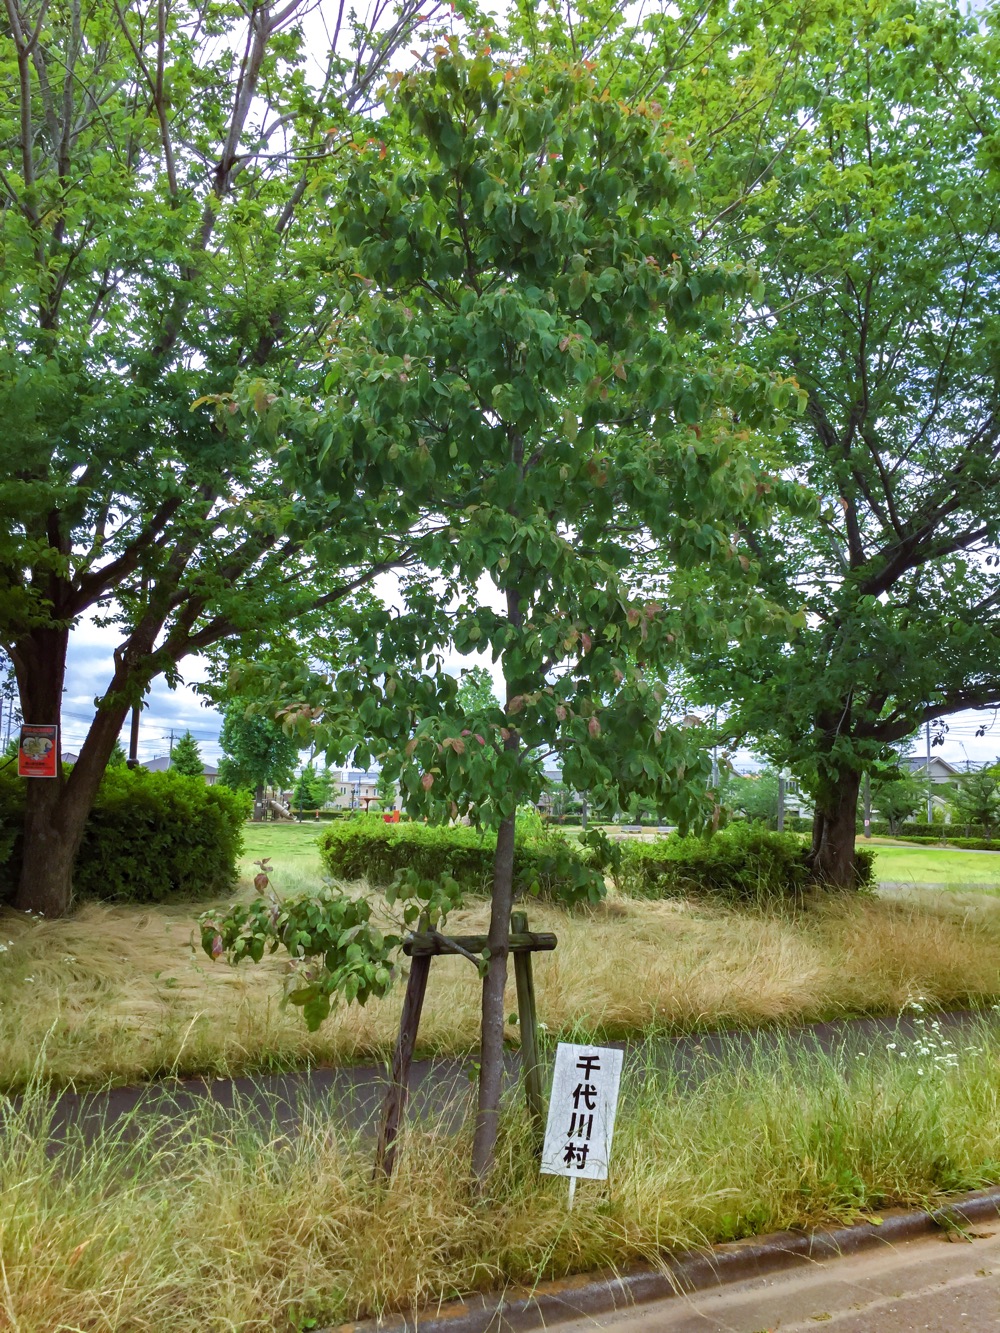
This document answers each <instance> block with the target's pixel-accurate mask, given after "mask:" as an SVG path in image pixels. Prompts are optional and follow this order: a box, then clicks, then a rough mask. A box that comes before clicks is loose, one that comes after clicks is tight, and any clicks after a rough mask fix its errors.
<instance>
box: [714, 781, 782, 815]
mask: <svg viewBox="0 0 1000 1333" xmlns="http://www.w3.org/2000/svg"><path fill="white" fill-rule="evenodd" d="M721 799H722V803H723V805H725V806H726V807H727V809H729V810H731V811H732V812H733V814H734V815H738V816H741V817H742V818H744V819H748V820H750V822H751V823H757V822H763V823H766V824H770V825H771V826H773V825H774V822H775V820H776V818H777V814H778V774H777V772H776V771H775V770H774V769H773V768H763V769H761V770H760V772H759V773H750V774H748V775H747V776H745V777H744V776H741V775H740V774H738V773H732V774H730V775H728V776H727V777H726V779H725V781H724V782H723V784H722V792H721Z"/></svg>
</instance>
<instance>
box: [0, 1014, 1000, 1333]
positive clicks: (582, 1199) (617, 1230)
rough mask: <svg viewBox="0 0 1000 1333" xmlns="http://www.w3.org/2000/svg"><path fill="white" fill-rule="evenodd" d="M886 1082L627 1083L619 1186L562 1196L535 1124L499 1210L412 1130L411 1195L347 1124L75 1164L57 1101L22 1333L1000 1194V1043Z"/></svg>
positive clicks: (129, 1126)
mask: <svg viewBox="0 0 1000 1333" xmlns="http://www.w3.org/2000/svg"><path fill="white" fill-rule="evenodd" d="M928 1046H931V1047H933V1046H934V1042H933V1040H932V1041H931V1042H930V1043H926V1042H925V1043H921V1045H920V1046H919V1047H918V1045H917V1044H916V1043H913V1044H912V1045H911V1047H910V1050H909V1052H908V1058H907V1059H901V1058H899V1048H897V1052H896V1053H890V1052H889V1051H888V1050H887V1051H886V1052H884V1053H879V1054H876V1055H875V1056H874V1057H872V1058H870V1059H869V1060H867V1061H866V1062H865V1063H864V1064H862V1065H857V1064H855V1065H854V1066H851V1067H848V1066H847V1065H846V1064H845V1063H840V1062H839V1061H838V1060H837V1059H826V1058H816V1057H812V1058H808V1059H800V1060H798V1061H797V1060H795V1059H793V1058H792V1057H791V1056H790V1055H787V1054H782V1053H781V1052H779V1053H778V1054H776V1055H764V1054H763V1053H758V1055H757V1056H756V1058H751V1059H750V1060H749V1061H748V1063H747V1064H746V1065H745V1066H744V1067H743V1068H741V1069H730V1070H729V1071H728V1072H723V1071H721V1070H720V1071H719V1072H717V1073H715V1074H710V1075H709V1076H708V1077H707V1078H706V1079H705V1081H704V1082H702V1083H700V1084H697V1085H692V1084H691V1083H690V1082H687V1083H684V1082H680V1081H678V1080H677V1079H676V1078H672V1077H671V1076H669V1075H662V1074H661V1075H659V1076H656V1075H654V1076H652V1077H650V1078H649V1080H648V1081H647V1082H646V1083H645V1085H644V1086H643V1085H640V1083H639V1081H638V1076H639V1075H641V1074H642V1072H643V1071H642V1070H637V1069H635V1068H630V1067H629V1066H626V1078H625V1086H624V1092H623V1103H622V1109H621V1111H620V1113H619V1117H618V1124H617V1128H616V1134H615V1143H614V1149H613V1154H612V1159H611V1170H610V1176H609V1179H608V1181H607V1182H590V1181H583V1182H581V1184H580V1187H579V1189H578V1191H577V1195H576V1203H575V1206H574V1210H573V1212H572V1214H569V1213H568V1212H567V1209H566V1182H565V1181H564V1180H562V1179H557V1178H552V1177H540V1176H539V1174H538V1165H537V1160H536V1158H535V1157H534V1155H533V1152H532V1142H531V1138H530V1135H529V1133H528V1132H527V1130H526V1126H525V1125H524V1122H523V1121H522V1120H521V1119H520V1117H519V1116H518V1115H517V1113H516V1111H515V1112H514V1113H513V1114H512V1115H511V1116H510V1117H509V1118H508V1120H507V1122H506V1124H505V1127H504V1130H503V1133H502V1136H501V1143H500V1161H499V1169H498V1172H497V1176H496V1178H495V1184H494V1186H493V1191H492V1195H491V1196H490V1197H488V1198H487V1199H486V1200H484V1201H482V1202H478V1203H477V1202H475V1201H474V1200H473V1199H472V1198H471V1196H470V1193H469V1190H468V1184H467V1177H466V1170H467V1162H468V1155H469V1142H468V1136H467V1134H465V1133H463V1134H462V1135H460V1136H459V1137H458V1138H457V1139H456V1138H454V1137H450V1136H449V1135H447V1134H446V1133H443V1132H437V1131H435V1129H434V1128H433V1126H430V1127H424V1128H420V1129H411V1130H410V1131H409V1132H408V1133H406V1134H405V1135H404V1137H403V1140H402V1149H401V1160H400V1162H399V1165H398V1167H397V1172H396V1176H395V1178H394V1180H393V1183H392V1187H391V1188H390V1189H388V1190H378V1189H376V1188H374V1187H373V1186H372V1184H371V1158H372V1144H371V1140H370V1139H360V1138H358V1137H357V1136H352V1135H349V1134H347V1133H345V1132H343V1131H342V1130H341V1128H340V1127H339V1126H338V1124H337V1123H336V1120H335V1119H331V1118H330V1116H328V1115H313V1116H311V1117H309V1118H307V1119H306V1120H305V1121H304V1123H303V1125H302V1127H301V1131H300V1132H299V1133H298V1134H296V1135H295V1136H292V1137H286V1136H282V1135H278V1134H276V1133H275V1132H273V1131H271V1130H269V1129H268V1128H266V1127H265V1128H264V1129H261V1128H259V1127H257V1128H255V1127H254V1123H253V1122H252V1121H251V1120H250V1119H249V1117H248V1116H247V1115H246V1113H245V1112H242V1113H241V1112H240V1111H239V1110H237V1111H235V1112H233V1111H224V1110H223V1109H222V1108H216V1109H214V1110H213V1108H211V1107H205V1108H204V1109H202V1110H199V1111H198V1112H195V1113H190V1112H188V1113H180V1114H178V1115H177V1116H176V1117H173V1118H171V1119H170V1121H169V1122H167V1121H162V1120H161V1121H153V1120H148V1119H147V1120H145V1121H140V1120H138V1119H137V1118H136V1119H134V1120H133V1121H132V1122H131V1123H126V1124H124V1125H122V1126H119V1127H118V1128H117V1129H114V1130H110V1131H106V1132H105V1133H104V1134H103V1136H101V1137H100V1138H99V1139H98V1140H97V1142H96V1143H94V1144H93V1145H92V1147H91V1149H90V1150H88V1151H79V1150H75V1151H70V1152H65V1151H60V1150H59V1149H55V1150H53V1149H52V1147H51V1145H50V1143H49V1141H48V1140H47V1135H46V1130H45V1106H44V1101H43V1100H42V1099H41V1098H40V1097H39V1096H37V1095H36V1096H35V1097H34V1098H33V1099H31V1100H30V1101H29V1104H28V1106H27V1107H26V1108H25V1109H24V1110H22V1111H21V1112H19V1113H18V1112H14V1111H13V1110H12V1108H10V1107H9V1106H3V1104H2V1102H0V1112H2V1116H3V1128H2V1130H0V1179H2V1180H3V1190H2V1191H0V1256H2V1265H0V1268H2V1285H0V1328H4V1329H10V1330H17V1333H53V1330H67V1333H68V1331H69V1330H75V1331H76V1333H164V1330H167V1329H169V1330H170V1333H233V1330H236V1329H239V1330H240V1333H273V1331H274V1330H284V1331H286V1333H292V1330H303V1329H307V1328H315V1327H326V1326H328V1325H330V1324H339V1323H340V1322H341V1321H342V1320H350V1319H354V1318H357V1317H359V1316H360V1317H364V1316H367V1315H371V1314H378V1313H381V1312H384V1311H386V1310H387V1309H399V1308H404V1309H412V1308H413V1307H415V1306H425V1307H426V1306H430V1307H432V1308H433V1307H434V1305H435V1304H436V1303H437V1302H438V1301H439V1300H441V1299H448V1298H449V1297H452V1296H455V1295H459V1294H464V1293H467V1292H469V1291H474V1290H481V1289H487V1290H488V1289H495V1288H498V1287H502V1286H504V1285H505V1284H506V1283H508V1282H520V1283H524V1284H527V1285H528V1286H530V1285H531V1284H532V1283H533V1282H535V1281H536V1280H538V1279H539V1278H543V1277H561V1276H564V1275H566V1274H567V1273H572V1272H579V1271H585V1270H589V1269H594V1268H604V1267H608V1268H621V1267H622V1266H624V1265H626V1264H628V1263H631V1262H635V1261H637V1260H651V1261H653V1262H655V1261H656V1260H657V1258H658V1257H659V1256H660V1255H661V1254H662V1253H663V1251H664V1250H673V1249H682V1248H685V1247H689V1246H692V1245H701V1244H704V1243H706V1242H712V1241H719V1240H728V1239H731V1238H734V1237H739V1236H742V1235H749V1234H754V1233H759V1232H765V1231H771V1230H779V1229H782V1228H785V1227H809V1226H813V1225H816V1224H817V1223H823V1222H847V1221H853V1220H856V1219H858V1218H861V1217H866V1216H868V1215H869V1214H870V1212H871V1210H873V1209H876V1208H880V1207H883V1206H886V1205H891V1204H923V1203H927V1202H929V1201H931V1200H939V1199H940V1198H941V1196H942V1194H943V1193H944V1192H946V1191H955V1190H960V1189H965V1188H972V1187H977V1186H981V1185H984V1184H989V1183H994V1182H996V1181H997V1180H998V1179H1000V1115H998V1114H997V1108H998V1105H1000V1043H998V1042H997V1040H996V1037H995V1035H993V1034H992V1033H991V1032H990V1031H989V1030H988V1029H987V1028H986V1026H985V1025H984V1026H983V1028H982V1029H981V1031H980V1032H979V1033H978V1034H973V1035H972V1039H971V1040H969V1041H967V1043H966V1045H965V1047H964V1048H963V1049H962V1050H960V1051H953V1050H952V1049H951V1048H948V1047H944V1046H943V1045H942V1044H939V1045H938V1049H937V1052H936V1054H931V1055H930V1056H929V1057H928V1056H927V1055H922V1056H921V1058H920V1060H919V1061H918V1060H916V1059H915V1058H913V1057H915V1056H916V1055H918V1053H919V1052H920V1051H922V1050H926V1049H927V1048H928Z"/></svg>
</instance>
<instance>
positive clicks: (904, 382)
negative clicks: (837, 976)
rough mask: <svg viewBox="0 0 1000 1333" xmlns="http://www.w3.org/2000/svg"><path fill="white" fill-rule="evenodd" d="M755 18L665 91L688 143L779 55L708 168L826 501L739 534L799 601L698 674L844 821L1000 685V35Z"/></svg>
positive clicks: (956, 26)
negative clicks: (763, 87) (758, 111)
mask: <svg viewBox="0 0 1000 1333" xmlns="http://www.w3.org/2000/svg"><path fill="white" fill-rule="evenodd" d="M750 8H751V9H757V7H756V6H751V7H750ZM744 12H745V13H746V12H748V11H744ZM722 14H723V15H725V16H727V17H728V15H729V6H723V7H722ZM757 17H758V21H759V27H760V33H759V36H756V37H755V36H753V35H752V31H751V27H750V25H749V23H748V26H747V31H746V35H745V43H746V44H745V45H744V35H743V33H742V32H741V39H740V40H739V41H738V42H737V46H738V47H739V55H738V56H736V55H734V50H733V45H732V43H727V42H725V41H723V42H719V43H717V44H715V45H714V46H713V47H712V49H711V51H710V52H709V54H707V55H706V58H705V61H704V63H703V62H702V61H701V60H700V59H699V60H698V62H697V63H698V65H699V67H700V70H699V77H698V82H699V83H700V85H701V87H700V89H699V90H697V95H695V90H694V89H691V90H690V91H691V94H692V95H691V97H690V100H689V101H688V102H687V103H686V104H685V101H684V99H683V98H673V99H671V98H668V99H667V100H668V102H669V104H670V105H671V111H672V114H674V115H675V116H676V117H677V122H678V126H679V128H681V129H685V130H687V131H688V132H690V133H691V134H692V135H693V137H694V140H695V142H696V143H697V142H698V141H699V139H700V138H701V137H702V136H703V135H710V134H711V133H712V128H713V124H716V123H718V118H719V115H720V111H721V110H722V109H724V108H725V107H726V106H727V105H728V106H729V108H730V109H731V111H732V112H733V114H734V117H735V115H736V112H737V110H738V108H739V107H740V106H741V105H743V104H744V102H745V99H746V98H747V96H748V91H747V88H746V87H745V86H743V85H742V83H741V81H740V80H738V79H734V78H733V73H734V70H733V62H734V60H740V61H742V60H744V59H745V60H746V61H747V62H748V63H749V62H751V61H752V58H753V56H754V55H755V54H756V55H759V56H760V58H761V61H762V70H761V71H758V72H757V73H756V74H755V75H751V74H750V72H749V70H748V71H747V72H748V77H751V78H756V79H758V80H761V79H763V78H766V77H767V76H766V74H765V73H764V72H762V71H765V70H766V69H767V68H768V67H770V69H771V70H772V71H774V70H775V69H776V68H778V67H784V75H785V77H782V78H781V79H780V80H778V81H777V82H776V83H775V85H774V96H773V99H770V100H768V99H762V101H761V103H760V105H761V106H762V107H766V113H765V114H764V115H763V118H761V117H760V116H752V117H749V118H746V119H742V120H740V119H738V118H737V119H735V120H734V123H733V125H732V126H731V127H730V128H728V129H727V132H726V135H725V136H724V140H725V142H724V144H722V145H720V151H718V152H714V153H713V154H712V155H711V158H710V160H709V161H707V162H706V164H705V169H704V171H703V174H702V182H701V184H702V189H703V192H704V194H703V197H704V199H705V201H706V207H707V208H708V209H709V210H710V212H709V216H710V217H716V216H718V217H720V218H721V219H722V222H721V223H720V225H719V227H718V229H717V231H716V239H717V243H718V244H719V246H720V247H721V249H722V251H723V252H724V253H728V254H730V255H731V256H733V257H734V258H736V257H742V256H744V255H746V254H747V253H748V252H752V253H753V254H754V255H755V257H756V260H757V263H758V265H759V270H760V279H761V282H760V288H759V289H758V291H756V292H755V293H754V294H753V297H752V301H751V302H749V303H748V305H747V307H746V310H745V312H744V318H742V319H741V320H740V321H738V325H739V327H740V332H741V337H740V343H739V347H740V354H741V355H742V356H744V357H746V358H747V359H749V360H751V361H752V362H753V363H754V364H756V365H759V366H762V367H769V368H781V369H783V370H784V371H785V372H786V373H788V374H794V375H795V376H796V378H797V380H798V383H799V384H800V385H801V387H802V389H803V390H804V391H806V392H807V393H808V407H807V410H806V412H805V414H804V416H803V418H802V420H801V422H800V423H797V424H796V426H795V428H794V429H793V430H789V431H787V432H786V433H785V434H784V437H783V439H782V441H781V448H782V451H783V454H784V460H785V463H784V465H785V467H786V468H787V469H788V470H789V472H791V473H793V474H794V475H797V476H802V477H803V478H807V479H808V481H809V484H810V485H811V486H813V487H814V488H815V490H816V491H817V492H818V493H819V495H820V496H822V506H821V510H820V513H819V514H818V515H815V516H811V517H810V518H809V519H808V521H805V522H803V521H801V520H800V518H799V517H798V516H797V515H792V516H791V517H790V519H789V521H788V522H785V521H784V520H782V521H781V522H780V523H775V524H772V525H770V526H769V527H768V528H766V529H765V530H764V531H761V532H758V533H754V534H752V535H749V534H748V540H747V543H746V546H745V548H743V549H744V554H745V556H746V558H747V560H748V561H749V562H750V564H751V565H752V567H753V568H754V570H755V572H757V573H758V575H759V578H760V580H761V583H762V587H763V589H764V590H765V592H766V593H767V594H768V595H770V596H771V597H772V598H773V599H774V600H775V601H777V602H778V603H779V604H780V605H782V606H784V607H785V608H786V610H788V611H789V612H793V611H797V610H805V612H806V613H807V614H806V616H805V618H804V620H803V623H802V625H801V628H800V630H799V633H798V634H797V635H796V636H795V638H794V640H793V642H792V644H791V646H789V645H788V643H787V640H786V638H785V636H784V635H783V634H781V633H778V634H771V633H766V632H765V633H764V634H762V635H761V636H758V637H756V638H749V639H746V640H744V641H743V642H741V643H735V642H734V644H733V646H732V648H731V650H730V651H728V652H723V653H715V652H712V653H710V654H706V655H705V657H704V659H703V660H702V661H701V662H700V664H699V668H698V673H697V674H698V678H699V681H700V689H701V697H702V698H703V699H704V701H705V702H708V703H718V704H719V705H721V706H724V707H726V708H727V710H728V714H727V716H728V722H727V725H728V726H729V727H730V728H731V730H732V733H733V735H734V736H741V737H743V736H751V737H754V738H756V739H755V743H756V744H757V745H759V747H760V748H761V749H762V750H763V751H765V752H766V753H767V754H768V755H769V757H770V758H771V759H772V760H773V761H774V762H775V763H777V764H780V765H786V764H787V765H789V766H790V767H791V768H792V770H793V772H794V773H795V774H796V777H797V778H799V780H800V781H803V783H804V784H805V786H806V789H807V790H808V791H809V792H810V793H811V794H812V795H813V796H814V798H815V800H816V809H817V819H818V829H817V832H818V833H822V831H823V829H824V828H826V827H828V826H829V825H831V824H836V826H837V828H838V829H839V830H840V832H839V835H838V836H839V837H840V838H847V837H849V836H850V824H849V821H846V822H845V821H844V820H843V819H842V818H841V819H838V818H837V811H838V809H839V808H842V805H843V804H844V802H845V800H846V801H847V802H848V803H849V801H850V798H851V789H852V787H853V784H854V782H855V781H856V779H857V775H858V774H860V773H862V772H864V771H866V770H870V769H871V767H872V765H873V764H875V763H879V762H884V761H886V760H890V759H891V757H892V752H891V746H892V745H893V744H895V743H897V742H898V741H899V740H901V739H902V738H904V737H906V736H909V735H911V734H912V733H913V732H914V731H915V730H916V729H917V727H918V726H920V725H921V724H922V723H923V721H924V720H925V719H931V720H933V719H934V718H937V717H941V716H944V715H947V714H948V713H950V712H952V711H955V710H957V709H959V708H965V707H970V706H983V705H987V704H993V703H996V702H997V701H998V700H1000V667H998V659H997V655H996V653H995V651H994V650H993V646H994V645H995V642H996V636H997V632H998V629H1000V600H998V599H997V597H996V595H995V594H996V586H995V571H994V570H993V569H992V566H993V564H994V563H995V561H996V559H997V556H996V551H997V542H998V539H1000V453H998V450H997V447H996V438H997V437H996V383H997V350H996V349H997V321H996V302H995V299H994V291H995V288H996V286H997V283H998V281H1000V215H998V214H997V212H996V210H995V209H994V207H993V198H994V196H995V193H996V180H997V171H998V164H1000V159H998V155H997V153H996V150H995V144H996V141H997V139H996V126H997V125H998V123H1000V98H998V88H1000V83H998V79H997V73H998V69H1000V32H998V29H997V11H996V9H995V8H994V9H992V10H988V11H984V12H983V14H982V15H980V14H979V13H978V12H966V11H964V10H963V9H962V7H960V6H957V5H946V6H942V5H938V4H936V3H929V2H926V3H925V2H924V0H921V2H920V3H916V4H914V5H911V6H909V7H907V8H906V9H905V10H904V9H901V8H900V6H899V5H897V4H896V3H894V0H875V2H874V3H868V0H841V3H839V4H838V5H836V6H833V7H826V8H823V9H815V10H811V9H809V10H807V9H803V10H802V13H801V22H800V21H798V20H797V21H796V22H794V23H793V22H789V16H788V14H787V13H786V12H785V11H784V9H783V8H781V7H779V8H778V9H771V8H769V7H767V6H764V5H761V6H760V7H759V10H757ZM719 21H720V22H722V21H723V19H722V18H720V20H719ZM700 36H701V34H700V33H699V37H700ZM641 58H642V59H643V60H644V59H645V57H644V55H643V56H642V57H641ZM789 71H794V73H790V72H789ZM973 89H974V90H975V91H974V93H972V92H970V90H973ZM790 126H792V127H794V131H793V132H792V133H791V135H790V134H789V127H790ZM876 145H877V148H876V147H874V146H876ZM748 180H749V181H753V182H754V184H753V185H752V186H751V187H750V189H749V190H748V188H747V182H748ZM729 205H731V206H729Z"/></svg>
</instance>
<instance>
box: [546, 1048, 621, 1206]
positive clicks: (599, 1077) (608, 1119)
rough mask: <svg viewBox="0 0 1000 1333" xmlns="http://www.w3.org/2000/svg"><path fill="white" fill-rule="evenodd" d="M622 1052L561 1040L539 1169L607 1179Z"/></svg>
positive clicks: (573, 1177)
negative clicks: (572, 1043) (570, 1043)
mask: <svg viewBox="0 0 1000 1333" xmlns="http://www.w3.org/2000/svg"><path fill="white" fill-rule="evenodd" d="M621 1077H622V1052H621V1051H616V1050H613V1049H612V1048H611V1047H608V1046H571V1045H569V1043H567V1042H562V1041H561V1042H560V1043H559V1045H558V1047H557V1048H556V1068H555V1073H554V1075H553V1077H552V1096H551V1097H550V1099H549V1119H548V1124H547V1125H546V1126H545V1146H544V1147H543V1148H542V1173H543V1175H548V1176H569V1177H570V1180H571V1181H573V1180H606V1179H607V1175H608V1158H609V1157H610V1156H611V1136H612V1135H613V1134H614V1131H615V1112H616V1111H617V1109H618V1085H619V1084H620V1082H621Z"/></svg>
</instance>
